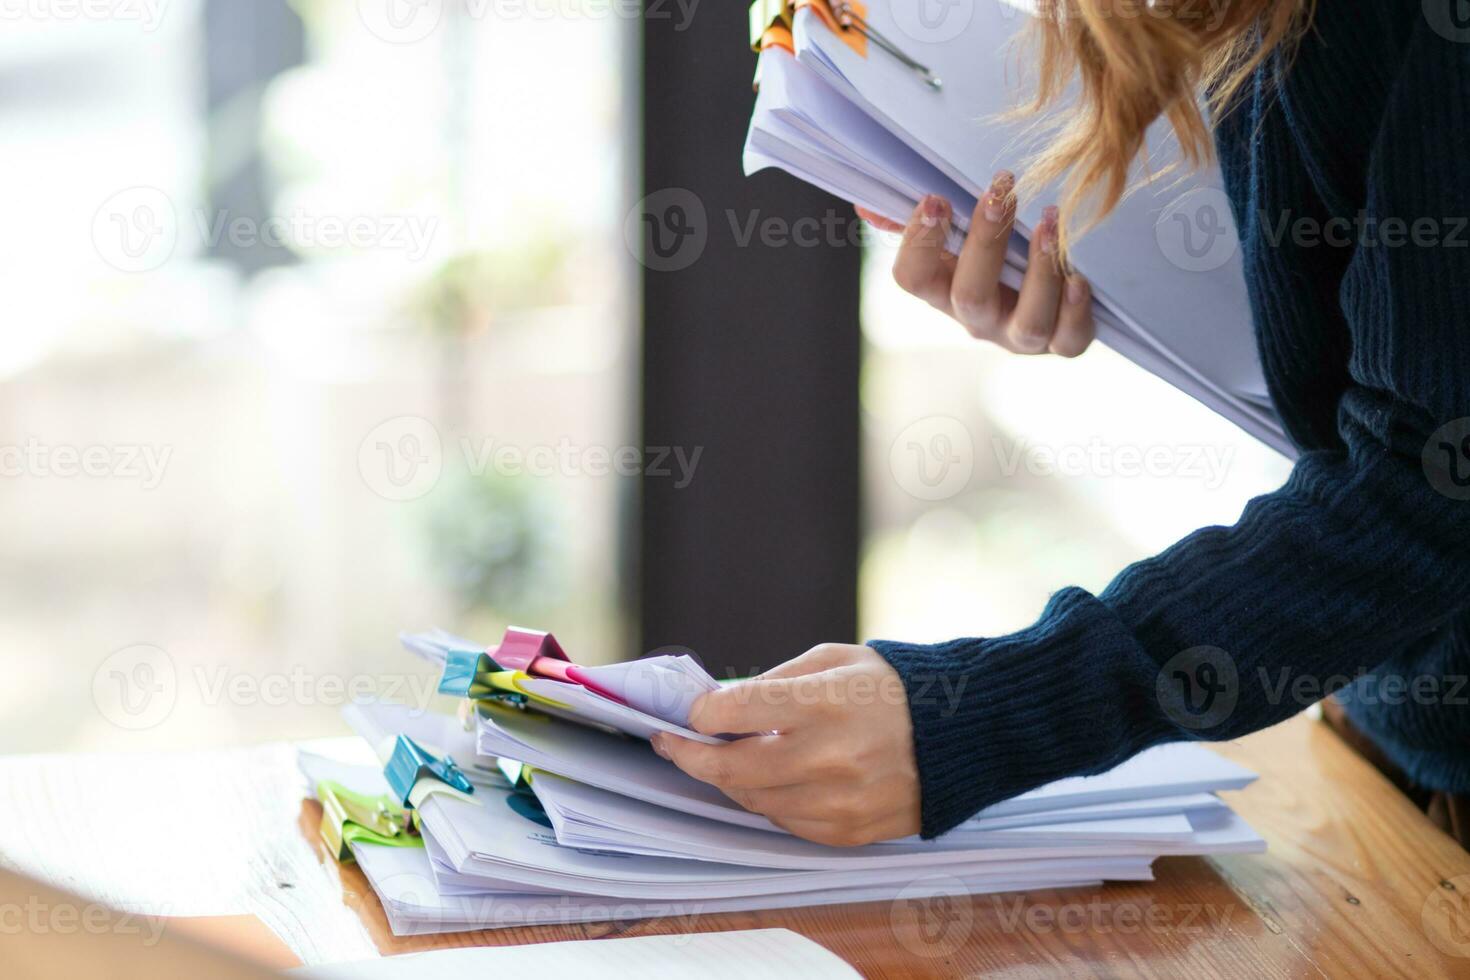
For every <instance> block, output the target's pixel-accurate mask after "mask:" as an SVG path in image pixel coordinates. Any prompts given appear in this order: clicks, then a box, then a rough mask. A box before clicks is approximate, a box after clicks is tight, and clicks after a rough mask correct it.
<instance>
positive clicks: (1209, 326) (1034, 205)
mask: <svg viewBox="0 0 1470 980" xmlns="http://www.w3.org/2000/svg"><path fill="white" fill-rule="evenodd" d="M904 2H905V3H906V2H907V0H904ZM857 6H859V5H856V4H841V3H833V4H831V5H829V3H828V0H802V2H800V3H796V4H794V5H793V4H792V3H790V2H782V0H758V2H757V3H756V4H755V5H754V7H753V8H752V11H751V19H752V28H753V31H752V33H753V41H754V43H755V46H756V47H757V48H758V49H759V50H760V62H759V70H758V74H757V79H758V89H757V96H756V103H755V112H754V115H753V117H752V119H751V124H750V133H749V136H748V138H747V141H746V145H745V169H746V172H747V173H753V172H755V171H758V170H762V169H764V168H767V167H776V168H779V169H781V170H785V171H787V172H788V173H791V174H793V175H795V176H796V177H798V178H800V179H801V180H804V181H806V182H808V183H810V184H814V185H816V186H817V187H821V188H823V189H824V190H826V191H828V192H830V193H832V194H835V195H837V196H838V197H841V198H843V199H845V200H847V201H851V202H853V203H854V204H858V205H861V206H862V207H864V208H867V209H868V210H870V211H873V212H875V213H877V214H879V215H882V216H884V217H887V218H889V219H891V220H893V221H897V222H899V223H901V224H902V223H906V222H907V220H908V217H909V215H910V214H911V213H912V212H913V210H914V208H915V207H916V206H917V204H918V202H919V201H920V200H921V199H922V198H923V197H924V196H926V195H928V194H937V195H939V196H941V197H943V198H945V199H946V200H948V201H949V202H950V203H951V204H952V205H953V206H954V219H955V229H954V233H953V236H952V240H951V242H950V249H951V250H952V251H955V252H958V251H959V248H960V244H961V242H962V239H963V235H964V232H965V231H966V230H967V229H968V226H969V219H970V215H971V213H972V212H973V210H974V208H975V204H976V202H977V200H979V198H980V195H981V194H983V193H984V192H985V189H986V188H987V187H988V186H989V183H990V180H991V178H992V176H993V175H994V174H995V173H996V172H997V171H999V170H1001V169H1009V170H1012V171H1014V172H1017V173H1020V172H1021V171H1022V170H1023V169H1024V166H1025V160H1026V157H1027V155H1028V152H1029V151H1030V150H1032V149H1034V145H1035V144H1034V140H1033V139H1029V138H1028V134H1027V131H1026V126H1027V124H1026V123H1023V122H1018V121H1006V120H1001V119H1000V118H998V117H1000V116H1001V115H1002V114H1004V113H1006V112H1007V111H1008V110H1010V109H1012V108H1014V107H1015V103H1016V99H1017V97H1018V95H1019V94H1020V91H1019V88H1018V79H1017V77H1016V72H1015V71H1014V69H1015V67H1016V65H1017V59H1016V57H1015V47H1014V44H1013V42H1014V41H1015V40H1016V39H1017V38H1018V36H1019V35H1021V34H1022V32H1023V31H1024V30H1025V29H1026V28H1027V26H1028V23H1027V22H1028V20H1029V17H1030V15H1029V14H1028V13H1026V12H1024V11H1022V10H1019V9H1017V7H1016V6H1012V5H1011V4H1010V3H1008V2H1006V0H974V2H973V3H965V4H957V5H951V6H950V7H949V8H948V9H947V10H946V11H944V12H943V13H942V16H941V20H942V23H941V24H940V25H938V26H937V27H933V28H932V29H927V28H926V29H924V30H916V29H914V28H915V25H916V24H917V20H916V19H915V16H914V15H912V14H910V15H908V17H907V18H906V19H899V18H896V16H895V15H896V13H900V12H901V11H900V10H899V8H900V6H901V4H900V3H899V2H898V0H870V3H869V4H868V6H867V9H866V13H865V18H866V19H865V21H863V22H862V23H863V25H864V26H863V27H862V28H859V27H858V26H849V27H844V26H843V21H842V19H841V18H840V17H834V16H833V13H832V11H833V7H836V8H838V10H839V12H840V11H842V10H849V11H850V10H851V9H852V8H855V7H857ZM909 21H914V23H913V24H909V29H908V30H905V29H904V25H905V24H908V22H909ZM874 38H876V39H883V43H877V42H874V43H868V41H869V39H874ZM855 39H861V43H855ZM916 65H917V66H919V67H918V68H916ZM1149 137H1150V138H1149V143H1148V145H1149V147H1150V148H1151V156H1150V159H1149V160H1148V161H1147V163H1146V164H1144V163H1143V162H1140V164H1139V168H1138V170H1137V171H1136V173H1135V177H1137V178H1142V177H1146V176H1148V175H1149V174H1155V175H1157V174H1164V173H1169V176H1168V177H1164V178H1159V179H1155V180H1153V181H1151V182H1147V183H1145V184H1144V186H1141V187H1140V188H1139V189H1138V190H1137V191H1136V192H1135V193H1133V194H1132V195H1130V196H1129V197H1127V198H1126V199H1125V200H1124V201H1123V203H1122V204H1121V205H1120V206H1119V207H1118V209H1117V211H1115V212H1114V213H1113V214H1112V215H1111V216H1110V217H1109V218H1107V219H1106V220H1105V221H1104V222H1103V223H1102V224H1101V225H1100V226H1099V227H1098V228H1096V229H1095V230H1093V231H1092V232H1090V233H1089V234H1088V235H1086V236H1084V237H1083V238H1082V239H1081V240H1079V241H1078V242H1076V244H1075V246H1074V249H1073V252H1072V255H1071V260H1072V262H1073V264H1074V265H1075V266H1076V268H1077V270H1078V271H1079V272H1080V273H1081V274H1082V275H1083V276H1085V277H1086V278H1087V279H1088V281H1089V282H1090V283H1091V284H1092V288H1093V295H1094V304H1095V308H1094V311H1093V312H1094V319H1095V322H1096V324H1097V336H1098V339H1099V340H1101V341H1102V342H1103V343H1105V344H1107V345H1108V346H1109V347H1111V348H1113V349H1114V350H1116V351H1118V352H1119V353H1121V354H1122V355H1124V356H1125V357H1127V358H1129V359H1130V360H1132V361H1133V362H1135V363H1136V364H1138V365H1139V366H1141V367H1143V368H1144V369H1146V370H1148V371H1150V372H1151V373H1153V374H1156V375H1158V376H1159V377H1160V378H1162V379H1164V380H1165V381H1168V382H1169V383H1170V384H1172V385H1174V386H1175V387H1177V388H1179V389H1180V390H1182V391H1184V392H1185V393H1187V394H1189V395H1191V396H1192V397H1194V398H1196V399H1197V400H1199V401H1200V402H1202V403H1204V404H1205V405H1207V406H1208V407H1209V408H1211V409H1212V410H1214V411H1215V412H1217V413H1219V414H1220V415H1223V416H1224V417H1226V418H1228V419H1230V420H1231V421H1233V422H1235V423H1236V424H1237V425H1239V426H1240V427H1241V428H1243V429H1244V430H1245V431H1247V432H1249V433H1250V434H1251V435H1253V436H1255V437H1256V438H1258V439H1260V440H1261V441H1262V442H1264V443H1266V444H1267V445H1269V446H1271V447H1273V448H1275V449H1277V450H1278V451H1280V452H1282V453H1284V454H1286V455H1288V456H1294V455H1295V450H1294V449H1293V448H1292V446H1291V444H1290V442H1289V441H1288V440H1287V438H1286V435H1285V432H1284V430H1283V428H1282V425H1281V421H1280V418H1279V417H1278V416H1277V414H1276V412H1275V410H1274V408H1273V407H1272V405H1271V401H1270V398H1269V396H1268V395H1267V392H1266V385H1265V381H1264V378H1263V376H1262V373H1261V369H1260V364H1259V361H1258V360H1257V357H1256V347H1255V341H1254V336H1253V332H1252V327H1251V315H1250V309H1249V306H1248V298H1247V295H1246V288H1245V281H1244V279H1243V277H1242V272H1241V257H1240V254H1239V252H1240V250H1239V247H1238V238H1237V236H1236V231H1235V227H1234V223H1233V218H1232V215H1231V213H1230V210H1229V202H1228V200H1227V198H1226V197H1225V195H1224V193H1223V191H1222V181H1221V177H1220V173H1219V171H1218V169H1217V168H1211V169H1209V170H1207V171H1205V172H1203V173H1197V174H1192V175H1188V174H1186V173H1184V172H1183V171H1182V170H1176V171H1174V172H1170V171H1169V168H1170V167H1171V165H1174V164H1177V163H1178V162H1179V153H1178V145H1177V141H1175V140H1174V138H1173V136H1172V133H1171V132H1170V131H1169V130H1168V128H1167V125H1166V124H1164V123H1159V124H1156V125H1155V127H1154V128H1153V129H1152V130H1151V131H1150V134H1149ZM1139 182H1140V181H1137V180H1136V181H1135V183H1139ZM1054 199H1055V196H1054V194H1051V195H1050V196H1038V197H1035V198H1033V199H1031V200H1026V201H1022V202H1020V210H1019V212H1018V214H1017V220H1016V226H1015V228H1016V230H1015V233H1014V234H1013V236H1012V239H1011V242H1010V246H1009V254H1008V257H1007V262H1006V269H1005V272H1004V274H1003V276H1002V279H1003V281H1004V282H1005V283H1006V285H1008V286H1011V287H1013V288H1014V287H1017V286H1019V285H1020V282H1021V276H1022V274H1023V273H1024V272H1025V269H1026V263H1027V249H1028V245H1027V242H1028V236H1029V234H1030V232H1031V230H1032V229H1033V228H1035V227H1036V225H1037V224H1039V222H1040V218H1041V211H1042V207H1043V206H1044V204H1045V203H1047V201H1048V200H1054Z"/></svg>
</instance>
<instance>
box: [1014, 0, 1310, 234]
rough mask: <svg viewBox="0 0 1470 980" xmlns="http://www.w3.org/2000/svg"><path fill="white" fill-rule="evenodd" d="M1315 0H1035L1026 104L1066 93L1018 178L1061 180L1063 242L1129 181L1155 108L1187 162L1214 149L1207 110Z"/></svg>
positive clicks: (1035, 183) (1222, 107)
mask: <svg viewBox="0 0 1470 980" xmlns="http://www.w3.org/2000/svg"><path fill="white" fill-rule="evenodd" d="M1314 4H1315V0H1036V5H1037V14H1038V17H1037V21H1036V28H1035V31H1036V34H1037V35H1039V38H1037V43H1038V45H1039V49H1040V50H1039V54H1040V57H1039V58H1038V62H1037V63H1038V65H1039V76H1038V79H1037V87H1036V94H1035V97H1034V99H1033V100H1032V101H1031V102H1030V104H1029V105H1027V106H1025V107H1024V108H1023V109H1022V110H1020V111H1021V112H1022V113H1023V114H1030V113H1036V112H1039V111H1040V110H1043V109H1046V108H1048V107H1049V106H1052V105H1053V104H1055V103H1057V102H1059V101H1061V100H1062V98H1063V96H1064V95H1065V94H1066V93H1067V91H1068V88H1069V86H1070V84H1071V82H1072V80H1073V79H1074V78H1076V79H1077V81H1078V83H1079V87H1078V90H1077V91H1078V98H1077V100H1076V102H1075V104H1074V105H1073V106H1072V107H1071V108H1070V109H1068V110H1067V111H1066V112H1065V113H1063V114H1062V116H1061V117H1060V119H1059V120H1057V121H1056V122H1055V123H1054V124H1053V125H1055V127H1056V128H1055V129H1050V128H1049V129H1048V133H1047V137H1048V138H1047V142H1046V147H1045V149H1043V150H1041V151H1040V152H1039V153H1038V154H1037V155H1036V156H1035V157H1034V159H1032V160H1031V161H1030V164H1029V165H1028V167H1027V169H1026V173H1025V177H1024V180H1023V181H1022V187H1023V192H1024V191H1025V189H1026V188H1036V187H1040V186H1042V185H1045V184H1048V183H1051V182H1052V181H1054V180H1060V181H1061V187H1062V195H1061V201H1060V202H1059V203H1060V209H1061V229H1062V246H1063V247H1062V254H1063V255H1065V254H1066V244H1067V242H1068V240H1069V235H1075V234H1080V233H1081V232H1082V231H1085V230H1086V229H1087V228H1089V227H1091V226H1092V225H1094V224H1096V223H1097V221H1099V220H1101V219H1102V218H1103V217H1105V216H1106V215H1107V214H1108V212H1110V211H1111V210H1112V209H1113V208H1114V207H1116V206H1117V204H1118V202H1119V201H1120V200H1122V198H1123V196H1124V194H1125V193H1126V192H1127V191H1128V189H1129V187H1128V174H1129V170H1130V168H1131V166H1132V164H1133V161H1134V160H1135V158H1137V156H1138V155H1139V152H1140V151H1141V150H1143V149H1144V141H1145V135H1146V131H1147V129H1148V127H1149V125H1150V124H1151V123H1152V122H1153V121H1154V120H1155V119H1157V118H1158V117H1160V116H1163V117H1165V118H1166V119H1168V120H1169V123H1170V125H1171V126H1172V127H1173V130H1174V134H1175V135H1176V137H1177V138H1178V140H1179V145H1180V149H1181V151H1182V153H1181V157H1182V160H1183V163H1184V165H1185V166H1187V167H1189V168H1190V169H1195V168H1197V167H1199V166H1201V165H1202V164H1204V163H1207V162H1209V161H1210V160H1211V159H1212V156H1213V142H1212V139H1211V133H1210V127H1209V124H1207V123H1206V121H1205V118H1204V115H1203V114H1202V113H1201V111H1200V104H1199V96H1200V94H1201V93H1205V94H1206V95H1207V100H1206V104H1207V107H1208V111H1209V113H1210V115H1211V116H1212V117H1214V118H1215V119H1217V120H1218V119H1219V118H1220V117H1221V115H1223V114H1224V113H1225V112H1227V111H1229V110H1230V109H1231V108H1232V107H1233V105H1234V102H1235V99H1236V98H1237V96H1238V94H1239V93H1241V92H1242V90H1243V86H1244V85H1245V84H1246V82H1247V81H1248V80H1249V79H1250V77H1251V76H1252V74H1253V73H1254V72H1255V70H1256V68H1257V67H1259V66H1260V64H1261V63H1262V62H1263V61H1264V60H1265V59H1266V58H1267V57H1269V56H1270V55H1271V54H1272V53H1273V52H1274V51H1276V50H1278V49H1281V48H1285V47H1288V46H1290V45H1292V44H1294V43H1295V41H1296V40H1297V39H1298V38H1299V37H1300V35H1301V33H1302V32H1303V31H1304V30H1305V29H1306V27H1307V25H1308V24H1309V23H1310V21H1311V16H1312V10H1313V7H1314Z"/></svg>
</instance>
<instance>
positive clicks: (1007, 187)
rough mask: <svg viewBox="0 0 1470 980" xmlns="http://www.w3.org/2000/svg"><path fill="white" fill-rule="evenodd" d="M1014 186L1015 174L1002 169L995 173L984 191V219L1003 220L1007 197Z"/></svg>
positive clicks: (990, 220)
mask: <svg viewBox="0 0 1470 980" xmlns="http://www.w3.org/2000/svg"><path fill="white" fill-rule="evenodd" d="M1015 186H1016V175H1015V174H1013V173H1011V172H1010V171H1009V170H1002V171H1001V172H1000V173H998V174H996V175H995V179H994V180H992V181H991V182H990V190H988V191H986V192H985V220H986V221H989V222H992V223H993V222H999V221H1003V220H1005V216H1006V204H1007V199H1008V198H1009V197H1010V196H1011V191H1012V190H1014V188H1015Z"/></svg>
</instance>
